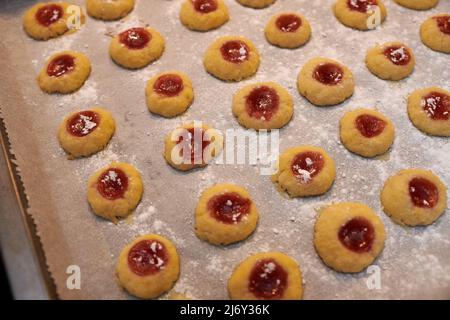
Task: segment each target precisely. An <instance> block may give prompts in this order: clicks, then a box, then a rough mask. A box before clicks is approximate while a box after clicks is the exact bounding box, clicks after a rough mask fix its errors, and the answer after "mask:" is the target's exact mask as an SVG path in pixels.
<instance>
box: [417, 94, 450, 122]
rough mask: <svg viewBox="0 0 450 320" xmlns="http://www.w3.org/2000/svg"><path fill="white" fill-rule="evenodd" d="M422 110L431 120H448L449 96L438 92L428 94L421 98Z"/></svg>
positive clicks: (449, 109)
mask: <svg viewBox="0 0 450 320" xmlns="http://www.w3.org/2000/svg"><path fill="white" fill-rule="evenodd" d="M422 108H423V109H424V110H425V112H426V113H427V115H428V116H429V117H430V118H431V119H433V120H448V119H449V117H450V115H449V113H450V96H448V95H446V94H445V93H440V92H435V91H433V92H430V93H429V94H428V95H426V96H424V97H422Z"/></svg>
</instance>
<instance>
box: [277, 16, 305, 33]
mask: <svg viewBox="0 0 450 320" xmlns="http://www.w3.org/2000/svg"><path fill="white" fill-rule="evenodd" d="M275 24H276V26H277V28H278V29H280V30H281V31H283V32H295V31H297V29H298V28H300V26H301V25H302V19H300V17H299V16H297V15H295V14H282V15H281V16H279V17H278V18H277V20H276V21H275Z"/></svg>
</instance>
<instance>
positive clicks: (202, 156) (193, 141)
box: [164, 121, 223, 171]
mask: <svg viewBox="0 0 450 320" xmlns="http://www.w3.org/2000/svg"><path fill="white" fill-rule="evenodd" d="M222 149H223V135H222V133H221V132H220V131H218V130H216V129H213V128H210V127H209V126H207V125H205V124H202V123H201V122H196V121H195V122H191V123H187V124H184V125H182V126H181V127H179V128H177V129H175V130H173V131H172V132H171V133H169V134H168V135H167V137H166V140H165V145H164V159H165V160H166V162H167V163H168V164H169V165H170V166H172V167H173V168H175V169H178V170H181V171H188V170H192V169H195V168H199V167H204V166H206V165H207V164H209V163H210V162H211V161H212V160H213V159H214V158H215V157H217V156H218V155H219V154H220V153H221V152H222Z"/></svg>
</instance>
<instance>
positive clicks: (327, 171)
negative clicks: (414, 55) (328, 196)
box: [272, 146, 336, 197]
mask: <svg viewBox="0 0 450 320" xmlns="http://www.w3.org/2000/svg"><path fill="white" fill-rule="evenodd" d="M335 177H336V168H335V166H334V161H333V159H331V157H330V156H329V155H328V153H326V152H325V150H323V149H322V148H318V147H313V146H299V147H293V148H290V149H287V150H286V151H285V152H283V153H282V154H281V156H280V159H279V162H278V171H277V173H275V174H274V175H273V176H272V182H273V183H275V184H276V185H277V187H278V188H279V189H280V190H282V191H286V192H287V193H288V194H289V196H291V197H306V196H315V195H320V194H324V193H325V192H327V191H328V190H329V189H330V188H331V185H332V184H333V182H334V178H335Z"/></svg>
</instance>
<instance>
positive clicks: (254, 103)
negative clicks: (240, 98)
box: [245, 86, 280, 121]
mask: <svg viewBox="0 0 450 320" xmlns="http://www.w3.org/2000/svg"><path fill="white" fill-rule="evenodd" d="M279 106H280V97H279V96H278V93H277V91H276V90H275V89H273V88H270V87H268V86H260V87H256V88H254V89H253V90H252V91H251V92H250V94H249V95H248V96H247V98H246V100H245V107H246V110H247V113H248V114H249V115H250V116H251V117H253V118H257V119H261V120H267V121H268V120H270V119H271V118H272V116H273V115H274V114H275V113H276V112H277V110H278V108H279Z"/></svg>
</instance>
